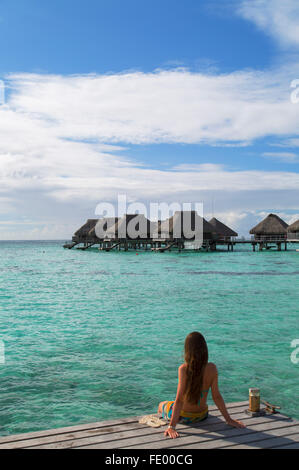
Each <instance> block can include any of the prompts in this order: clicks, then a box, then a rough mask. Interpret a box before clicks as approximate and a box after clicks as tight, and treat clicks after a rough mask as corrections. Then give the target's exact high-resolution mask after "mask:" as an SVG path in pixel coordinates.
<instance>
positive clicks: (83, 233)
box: [73, 219, 99, 243]
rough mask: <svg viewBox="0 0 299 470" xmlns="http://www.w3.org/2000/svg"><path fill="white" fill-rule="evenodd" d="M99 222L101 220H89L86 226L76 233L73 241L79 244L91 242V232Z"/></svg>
mask: <svg viewBox="0 0 299 470" xmlns="http://www.w3.org/2000/svg"><path fill="white" fill-rule="evenodd" d="M98 220H99V219H87V221H86V222H85V224H84V225H82V227H80V228H79V229H78V230H77V231H76V232H75V233H74V236H73V241H74V242H77V243H82V242H86V241H89V232H90V230H92V229H93V228H94V227H95V226H96V223H97V222H98Z"/></svg>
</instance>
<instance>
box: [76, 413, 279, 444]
mask: <svg viewBox="0 0 299 470" xmlns="http://www.w3.org/2000/svg"><path fill="white" fill-rule="evenodd" d="M234 417H235V418H236V419H242V420H244V421H245V422H246V420H247V422H248V426H249V425H250V423H260V420H261V419H262V420H263V422H264V424H271V425H272V426H275V422H274V421H273V420H272V419H270V418H269V417H267V416H265V417H260V418H251V417H248V416H247V415H246V414H245V413H240V414H237V415H235V416H234ZM211 419H212V418H209V419H208V420H207V421H205V422H203V423H198V425H197V426H196V427H195V426H192V427H191V426H186V425H180V426H177V429H178V432H179V434H180V435H181V437H180V438H179V439H176V440H170V439H169V438H166V437H164V435H163V429H158V430H156V431H155V432H151V433H147V434H142V433H139V434H136V433H135V435H133V436H131V435H130V434H126V435H125V438H124V439H121V440H118V441H110V442H109V443H107V442H106V443H105V444H104V443H100V442H94V444H92V442H91V441H89V443H88V444H87V445H84V446H81V445H80V444H79V443H78V442H77V443H76V444H75V446H76V447H79V446H80V448H83V447H84V448H118V449H129V448H151V449H156V448H157V449H159V448H170V447H179V446H185V445H186V444H188V443H189V444H190V443H192V442H194V440H195V439H196V442H198V440H199V439H200V441H202V440H205V441H208V440H211V437H212V438H213V439H214V435H212V434H211V433H213V432H214V433H215V432H217V431H218V432H221V433H222V434H219V436H220V437H221V436H223V433H224V432H225V431H230V432H232V433H233V434H234V435H238V434H239V433H240V431H242V430H240V429H236V428H230V427H229V426H228V425H227V424H226V423H225V422H224V421H223V420H222V419H219V418H217V417H216V418H215V419H214V420H213V422H211ZM283 424H284V425H285V422H283ZM245 432H250V428H246V430H245ZM219 436H218V437H219Z"/></svg>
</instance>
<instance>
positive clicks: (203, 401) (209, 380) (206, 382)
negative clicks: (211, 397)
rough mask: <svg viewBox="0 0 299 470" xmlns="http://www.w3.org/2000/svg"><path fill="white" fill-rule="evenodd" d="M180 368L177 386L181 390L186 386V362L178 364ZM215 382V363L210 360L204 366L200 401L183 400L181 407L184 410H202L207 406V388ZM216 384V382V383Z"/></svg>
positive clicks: (191, 411)
mask: <svg viewBox="0 0 299 470" xmlns="http://www.w3.org/2000/svg"><path fill="white" fill-rule="evenodd" d="M180 369H181V374H180V375H181V380H180V381H181V384H180V383H179V388H181V389H182V392H183V390H184V388H185V386H186V380H187V364H182V365H181V366H180ZM215 380H216V382H217V368H216V366H215V364H213V363H212V362H208V364H207V365H206V367H205V371H204V376H203V384H202V396H201V398H200V401H199V402H198V403H197V404H195V403H188V402H186V401H184V403H183V407H182V409H183V410H184V411H186V412H190V413H193V412H200V411H204V410H205V409H206V408H207V397H208V392H209V389H210V388H211V387H212V385H213V383H214V382H215ZM216 385H217V384H216Z"/></svg>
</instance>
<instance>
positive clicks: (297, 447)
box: [276, 442, 299, 449]
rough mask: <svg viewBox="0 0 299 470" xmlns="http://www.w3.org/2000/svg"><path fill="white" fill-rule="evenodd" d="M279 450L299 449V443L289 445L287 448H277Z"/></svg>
mask: <svg viewBox="0 0 299 470" xmlns="http://www.w3.org/2000/svg"><path fill="white" fill-rule="evenodd" d="M276 448H277V449H299V442H295V443H294V444H288V445H287V446H281V447H276Z"/></svg>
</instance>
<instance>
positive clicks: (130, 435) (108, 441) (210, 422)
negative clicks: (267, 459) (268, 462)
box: [0, 401, 299, 450]
mask: <svg viewBox="0 0 299 470" xmlns="http://www.w3.org/2000/svg"><path fill="white" fill-rule="evenodd" d="M227 408H228V410H229V413H230V414H231V416H232V417H233V418H235V419H239V420H242V421H243V422H244V424H245V425H246V428H244V429H237V428H232V427H230V426H228V425H227V424H226V423H225V422H224V421H223V419H222V418H221V417H220V412H219V411H218V409H217V408H216V407H215V406H211V407H210V409H209V417H208V418H207V419H206V420H205V421H203V422H201V423H197V424H195V425H192V426H186V425H183V424H178V425H177V430H178V433H179V435H180V437H179V438H177V439H169V438H166V437H165V436H164V434H163V430H164V429H165V426H163V427H160V428H150V427H148V426H146V425H143V424H139V418H140V417H133V418H120V419H114V420H109V421H101V422H97V423H90V424H79V425H78V426H71V427H66V428H58V429H51V430H48V431H38V432H31V433H26V434H18V435H13V436H5V437H2V438H0V449H70V448H72V449H129V450H131V449H173V450H176V449H178V450H180V449H186V450H192V449H299V421H296V420H294V419H291V418H289V417H288V416H285V415H283V414H266V415H264V416H259V417H251V416H248V415H247V414H246V412H245V411H246V409H247V408H248V402H244V401H243V402H237V403H230V404H228V405H227Z"/></svg>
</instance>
